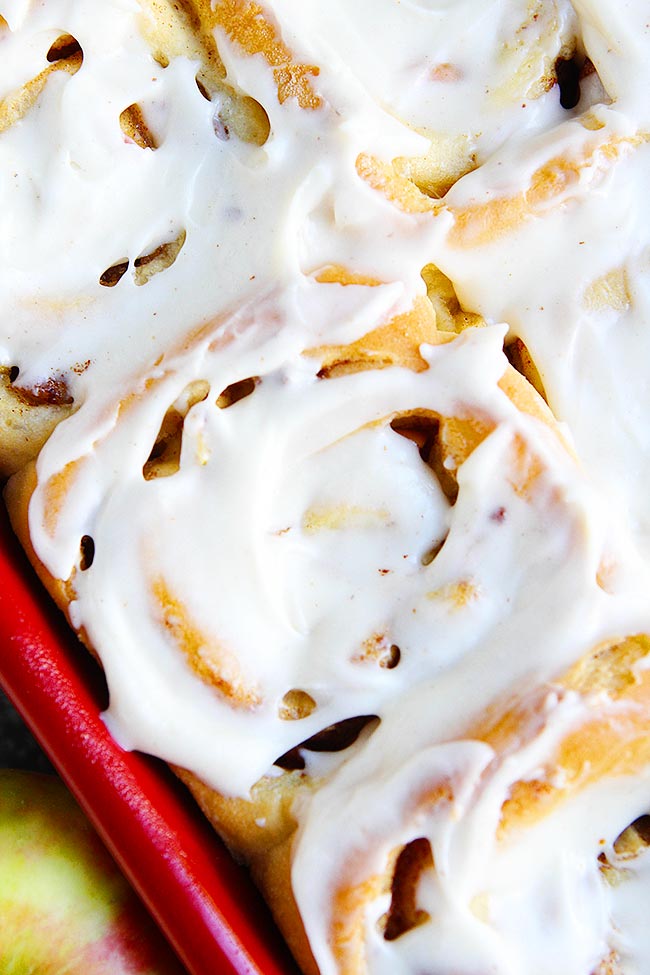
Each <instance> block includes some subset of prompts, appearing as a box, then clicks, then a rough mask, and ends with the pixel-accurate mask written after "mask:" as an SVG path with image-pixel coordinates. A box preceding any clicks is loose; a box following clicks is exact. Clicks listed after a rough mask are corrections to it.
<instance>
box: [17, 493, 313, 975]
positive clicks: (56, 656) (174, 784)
mask: <svg viewBox="0 0 650 975" xmlns="http://www.w3.org/2000/svg"><path fill="white" fill-rule="evenodd" d="M0 684H2V686H3V687H4V690H5V692H6V694H7V695H8V697H9V698H10V699H11V700H12V701H13V703H14V705H15V706H16V708H17V709H18V711H20V713H21V714H22V716H23V718H24V719H25V721H26V723H27V724H28V725H29V727H30V728H31V730H32V732H33V734H34V736H35V737H36V738H37V739H38V741H39V742H40V744H41V746H42V747H43V749H44V751H45V752H46V753H47V754H48V755H49V757H50V759H51V761H52V763H53V764H54V766H55V767H56V768H57V769H58V771H59V773H60V774H61V777H62V778H63V779H64V781H65V782H66V783H67V785H68V786H69V788H70V789H71V791H72V792H73V794H74V795H75V796H76V798H77V800H78V802H79V803H80V805H81V806H82V807H83V809H84V810H85V812H86V814H87V815H88V817H89V818H90V820H91V821H92V822H93V824H94V826H95V827H96V829H97V831H98V833H99V834H100V836H101V837H102V839H103V840H104V842H105V843H106V846H107V847H108V849H109V850H110V851H111V853H112V854H113V856H114V857H115V859H116V860H117V862H118V863H119V865H120V867H121V868H122V870H123V871H124V873H125V874H126V876H127V877H128V879H129V881H130V882H131V884H132V885H133V887H134V888H135V889H136V890H137V891H138V893H139V894H140V896H141V898H142V900H143V901H144V903H145V904H146V905H147V907H148V909H149V911H150V912H151V914H152V915H153V917H154V919H155V920H156V921H157V923H158V925H159V926H160V928H161V929H162V931H163V932H164V934H165V935H166V936H167V938H168V940H169V941H170V943H171V945H172V947H173V948H174V949H175V951H176V953H177V954H178V956H179V958H180V959H181V961H182V962H183V964H184V965H185V967H186V969H187V971H188V973H189V975H298V970H297V968H296V965H295V963H294V962H293V961H292V960H291V958H290V956H289V953H288V949H287V948H286V946H285V944H284V942H283V941H282V939H281V938H280V935H279V933H278V931H277V929H276V928H275V926H274V925H273V922H272V920H271V918H270V915H269V912H268V909H267V908H266V906H265V904H264V902H263V901H262V899H261V897H260V895H259V893H258V892H257V891H256V889H255V888H254V887H253V885H252V882H251V880H250V878H249V877H248V875H247V874H246V872H245V871H244V870H243V869H242V868H241V867H240V866H239V865H237V864H236V863H235V862H234V860H233V859H232V857H231V856H230V855H229V853H228V852H227V850H226V849H225V848H224V846H223V845H222V844H221V842H220V841H219V839H218V838H217V836H216V834H214V832H213V830H212V829H211V827H210V826H209V824H208V823H207V821H206V820H205V819H204V818H203V817H202V815H201V813H200V812H199V810H198V808H197V807H196V805H195V804H194V802H193V800H192V799H191V797H190V795H189V793H187V792H186V790H185V789H184V787H183V786H182V785H181V784H180V783H179V782H178V781H177V780H176V778H175V777H174V776H173V775H172V773H171V772H170V771H169V769H168V768H167V767H166V766H165V765H164V764H163V763H161V762H158V761H157V760H155V759H152V758H149V757H148V756H144V755H141V754H138V753H134V752H125V751H123V750H122V749H121V748H120V747H119V746H118V745H117V744H116V743H115V742H114V741H113V739H112V738H111V736H110V735H109V733H108V731H107V729H106V727H105V725H104V724H103V722H102V720H101V716H100V715H101V711H102V710H103V709H104V707H105V706H106V702H107V692H106V686H105V682H104V680H103V676H102V674H101V671H100V669H99V667H98V666H97V665H96V664H95V662H94V661H93V660H92V659H91V658H90V656H89V654H88V653H87V651H85V650H84V649H83V648H82V647H81V645H80V644H79V643H78V642H77V640H76V637H75V636H74V634H73V633H72V631H71V630H69V629H68V627H67V624H66V623H65V621H64V619H63V617H62V616H61V615H60V614H59V613H58V611H57V610H56V608H55V607H54V606H53V604H51V603H50V600H49V597H48V596H47V594H46V593H45V592H44V591H43V589H42V588H41V586H40V583H39V582H38V580H37V578H36V576H35V575H34V573H33V571H32V569H31V567H30V566H29V564H28V562H27V560H26V558H25V557H24V555H23V553H22V550H21V549H20V546H19V545H18V543H17V541H16V539H15V538H14V536H13V533H12V531H11V528H10V526H9V521H8V517H7V515H6V512H5V509H4V506H0Z"/></svg>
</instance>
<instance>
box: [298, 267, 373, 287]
mask: <svg viewBox="0 0 650 975" xmlns="http://www.w3.org/2000/svg"><path fill="white" fill-rule="evenodd" d="M314 277H315V278H316V280H317V281H318V283H319V284H340V285H343V287H347V286H349V285H355V284H356V285H361V286H363V287H366V288H377V287H378V286H379V285H380V284H382V283H383V282H382V281H380V280H379V278H373V277H370V276H369V275H367V274H360V273H359V272H358V271H351V270H349V268H347V267H344V266H343V265H342V264H327V265H326V266H325V267H323V268H321V269H320V271H317V272H316V274H315V275H314Z"/></svg>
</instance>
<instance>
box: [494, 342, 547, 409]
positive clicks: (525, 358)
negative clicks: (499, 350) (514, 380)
mask: <svg viewBox="0 0 650 975" xmlns="http://www.w3.org/2000/svg"><path fill="white" fill-rule="evenodd" d="M503 351H504V352H505V354H506V358H507V359H508V362H509V363H510V365H511V366H512V367H513V369H516V370H517V372H518V373H519V374H520V375H521V376H523V377H524V379H527V380H528V382H529V383H530V384H531V386H533V387H534V388H535V389H536V390H537V392H538V393H539V395H540V396H541V397H542V399H543V400H546V391H545V389H544V383H543V382H542V377H541V376H540V374H539V371H538V369H537V366H536V365H535V363H534V361H533V357H532V356H531V354H530V352H529V351H528V348H527V346H526V345H525V344H524V342H523V341H522V340H521V339H520V338H515V339H513V340H512V341H511V342H508V343H507V344H506V345H505V346H504V350H503ZM547 402H548V401H547Z"/></svg>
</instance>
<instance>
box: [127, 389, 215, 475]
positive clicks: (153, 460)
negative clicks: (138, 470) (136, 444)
mask: <svg viewBox="0 0 650 975" xmlns="http://www.w3.org/2000/svg"><path fill="white" fill-rule="evenodd" d="M209 392H210V384H209V383H208V382H207V381H206V380H204V379H195V380H194V381H193V382H191V383H189V384H188V385H187V386H186V387H185V389H184V390H183V392H182V393H181V395H180V396H179V397H178V399H177V400H176V402H175V403H173V404H172V405H171V406H170V407H169V409H168V410H167V412H166V413H165V415H164V417H163V420H162V423H161V425H160V430H159V431H158V435H157V437H156V440H155V442H154V445H153V447H152V448H151V453H150V454H149V457H148V458H147V460H146V461H145V463H144V466H143V468H142V475H143V477H144V479H145V481H151V480H154V478H157V477H170V476H171V475H172V474H176V473H177V472H178V470H179V469H180V458H181V447H182V441H183V424H184V422H185V417H186V416H187V414H188V413H189V411H190V410H191V409H192V407H193V406H195V405H196V404H197V403H202V402H203V400H205V399H207V397H208V394H209Z"/></svg>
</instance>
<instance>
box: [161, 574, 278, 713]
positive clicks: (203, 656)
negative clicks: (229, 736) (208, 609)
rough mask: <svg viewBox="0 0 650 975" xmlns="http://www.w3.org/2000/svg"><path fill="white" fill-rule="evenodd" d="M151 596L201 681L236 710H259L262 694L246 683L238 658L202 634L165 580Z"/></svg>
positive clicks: (169, 630) (168, 629)
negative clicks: (257, 708)
mask: <svg viewBox="0 0 650 975" xmlns="http://www.w3.org/2000/svg"><path fill="white" fill-rule="evenodd" d="M152 595H153V598H154V600H155V603H156V607H157V609H158V610H159V612H160V614H161V617H162V623H163V624H164V626H165V629H166V630H167V632H168V634H169V636H170V638H171V640H172V641H173V643H174V644H175V645H176V646H177V647H178V648H179V650H181V652H182V653H183V655H184V656H185V658H186V660H187V662H188V663H189V665H190V667H191V668H192V670H193V671H194V672H195V673H196V674H197V675H198V676H199V677H200V678H201V680H202V681H204V682H205V683H206V684H209V685H211V686H212V687H213V688H214V689H215V690H216V691H217V692H218V693H219V694H220V695H221V696H222V697H224V698H225V699H226V700H227V702H228V703H229V704H230V705H232V707H234V708H241V709H243V710H247V711H251V710H254V709H255V708H256V707H258V706H259V705H260V704H261V701H262V698H261V695H260V692H259V690H258V689H257V688H256V687H255V686H251V685H248V684H247V683H246V682H245V681H244V678H243V676H242V674H241V671H240V668H239V664H238V661H237V659H236V658H235V657H234V655H233V654H231V653H229V652H228V651H227V650H226V649H225V648H224V647H223V646H221V645H220V644H219V643H217V642H216V641H214V640H213V639H209V638H207V637H206V636H205V635H204V634H203V633H202V632H201V630H200V629H199V628H198V626H196V624H195V623H194V622H193V620H192V619H191V618H190V615H189V613H188V611H187V608H186V606H185V605H184V604H183V603H182V602H181V601H180V600H179V599H176V597H175V596H174V595H173V594H172V593H171V592H170V590H169V588H168V586H167V583H166V582H165V580H164V579H162V578H157V579H155V580H154V582H153V584H152Z"/></svg>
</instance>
